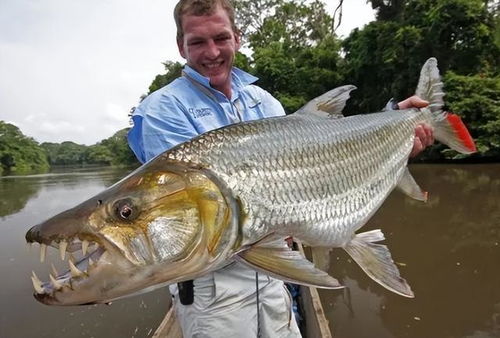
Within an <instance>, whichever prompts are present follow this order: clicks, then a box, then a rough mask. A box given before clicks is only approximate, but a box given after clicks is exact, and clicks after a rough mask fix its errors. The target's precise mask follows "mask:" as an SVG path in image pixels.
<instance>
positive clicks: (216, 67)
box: [128, 0, 433, 338]
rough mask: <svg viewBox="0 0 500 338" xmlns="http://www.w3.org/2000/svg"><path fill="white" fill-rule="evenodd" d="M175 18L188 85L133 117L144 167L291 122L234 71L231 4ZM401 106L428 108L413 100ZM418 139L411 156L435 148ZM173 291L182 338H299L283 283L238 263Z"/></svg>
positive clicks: (181, 8)
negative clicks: (188, 147) (237, 128)
mask: <svg viewBox="0 0 500 338" xmlns="http://www.w3.org/2000/svg"><path fill="white" fill-rule="evenodd" d="M174 18H175V21H176V24H177V46H178V48H179V52H180V54H181V55H182V57H184V58H185V59H186V63H187V64H186V66H185V67H184V71H183V76H182V77H180V78H178V79H176V80H174V81H173V82H171V83H170V84H168V85H167V86H165V87H163V88H161V89H159V90H158V91H156V92H154V93H152V94H151V95H150V96H148V97H147V98H146V99H144V101H143V102H142V103H141V104H140V105H139V107H137V109H136V110H135V111H134V115H133V116H132V118H133V121H134V127H133V128H132V129H131V131H130V132H129V136H128V139H129V144H130V147H131V148H132V150H133V151H134V153H135V154H136V156H137V157H138V159H139V160H140V161H141V162H146V161H148V160H150V159H152V158H153V157H155V156H156V155H158V154H161V153H162V152H164V151H166V150H168V149H170V148H172V147H174V146H176V145H177V144H180V143H182V142H185V141H188V140H190V139H191V138H193V137H195V136H197V135H199V134H202V133H204V132H207V131H210V130H213V129H215V128H220V127H223V126H227V125H230V124H233V123H237V122H241V121H249V120H256V119H261V118H266V117H273V116H282V115H285V112H284V109H283V107H282V106H281V104H280V103H279V102H278V101H277V100H276V99H275V98H274V97H272V96H271V95H270V94H269V93H268V92H267V91H265V90H263V89H262V88H259V87H257V86H255V85H253V84H252V83H254V82H255V81H256V80H257V78H256V77H254V76H252V75H250V74H248V73H245V72H243V71H242V70H240V69H237V68H235V67H233V63H234V58H235V53H236V52H237V51H238V49H239V48H240V36H239V32H238V30H237V28H236V26H235V22H234V12H233V8H232V6H231V4H230V2H229V1H228V0H181V1H179V3H178V4H177V6H176V7H175V11H174ZM399 105H400V108H408V107H410V106H417V107H420V106H425V105H427V103H426V102H424V101H422V100H420V99H419V98H417V97H412V98H409V99H407V100H405V101H403V102H401V103H400V104H399ZM416 133H417V134H416V135H417V137H416V141H415V146H414V152H413V153H418V152H419V151H420V150H421V149H422V148H424V147H425V146H427V145H428V144H430V143H432V141H433V139H432V132H431V130H430V129H429V128H428V127H425V126H423V127H419V128H418V129H417V130H416ZM276 245H285V243H284V242H283V241H282V242H279V243H276ZM170 290H171V293H172V295H174V304H175V309H176V314H177V317H178V319H179V322H180V324H181V327H182V331H183V334H184V337H238V338H245V337H252V338H253V337H257V336H260V337H300V332H299V330H298V328H297V324H296V322H295V319H294V316H293V315H292V311H291V299H290V295H289V293H288V291H287V290H286V288H285V286H284V284H283V282H282V281H279V280H276V279H274V278H272V277H269V276H266V275H263V274H258V275H256V273H255V271H254V270H251V269H249V268H247V267H245V266H243V265H241V264H240V263H232V264H230V265H228V266H226V267H223V268H222V269H220V270H218V271H215V272H213V273H209V274H207V275H205V276H202V277H200V278H198V279H196V280H194V281H192V282H184V283H179V287H177V286H176V285H173V286H171V287H170ZM257 290H258V291H257ZM179 291H180V292H179ZM257 294H258V295H259V301H257ZM257 308H258V309H259V311H257Z"/></svg>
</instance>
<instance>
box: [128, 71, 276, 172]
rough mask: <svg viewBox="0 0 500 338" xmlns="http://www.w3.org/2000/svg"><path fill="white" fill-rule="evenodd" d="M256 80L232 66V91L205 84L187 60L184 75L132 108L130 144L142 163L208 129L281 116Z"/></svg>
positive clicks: (204, 80) (273, 101) (204, 78)
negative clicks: (187, 64) (230, 93)
mask: <svg viewBox="0 0 500 338" xmlns="http://www.w3.org/2000/svg"><path fill="white" fill-rule="evenodd" d="M255 81H257V78H256V77H255V76H252V75H250V74H248V73H246V72H244V71H242V70H240V69H238V68H233V70H232V97H231V99H230V100H229V99H228V98H227V97H226V96H225V95H224V94H223V93H221V92H220V91H218V90H216V89H214V88H212V87H211V86H210V83H209V82H210V80H209V79H208V78H206V77H204V76H202V75H201V74H199V73H198V72H196V71H195V70H194V69H192V68H191V67H189V66H185V67H184V76H182V77H180V78H178V79H176V80H174V81H172V82H171V83H170V84H168V85H166V86H165V87H163V88H161V89H159V90H157V91H155V92H154V93H152V94H151V95H149V96H148V97H146V98H145V99H144V100H143V101H142V102H141V104H140V105H139V106H138V107H137V108H136V109H135V111H134V113H133V115H132V120H133V122H134V126H133V127H132V129H131V130H130V131H129V133H128V143H129V146H130V148H132V150H133V151H134V153H135V155H136V156H137V158H138V159H139V161H141V162H142V163H144V162H146V161H149V160H150V159H152V158H153V157H155V156H157V155H159V154H161V153H162V152H164V151H166V150H168V149H170V148H172V147H174V146H175V145H177V144H179V143H182V142H185V141H188V140H190V139H191V138H193V137H195V136H197V135H199V134H202V133H205V132H207V131H210V130H213V129H216V128H220V127H223V126H227V125H229V124H233V123H236V122H241V121H250V120H257V119H261V118H265V117H272V116H281V115H284V114H285V111H284V109H283V107H282V106H281V104H280V103H279V101H278V100H276V99H275V98H274V97H273V96H272V95H271V94H269V93H268V92H267V91H265V90H263V89H262V88H259V87H257V86H255V85H252V83H254V82H255Z"/></svg>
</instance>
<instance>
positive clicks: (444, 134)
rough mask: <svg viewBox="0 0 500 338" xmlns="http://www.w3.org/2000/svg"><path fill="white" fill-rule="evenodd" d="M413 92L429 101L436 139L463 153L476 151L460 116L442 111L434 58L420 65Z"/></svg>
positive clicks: (437, 73) (439, 82) (439, 78)
mask: <svg viewBox="0 0 500 338" xmlns="http://www.w3.org/2000/svg"><path fill="white" fill-rule="evenodd" d="M415 94H416V95H417V96H419V97H420V98H422V99H424V100H426V101H429V106H428V107H427V108H428V109H429V110H430V111H431V113H432V119H433V121H432V126H433V127H434V137H435V138H436V139H437V140H438V141H440V142H442V143H444V144H446V145H447V146H448V147H450V148H451V149H453V150H456V151H458V152H460V153H463V154H470V153H474V152H476V145H475V144H474V140H473V139H472V137H471V135H470V134H469V131H468V130H467V127H466V126H465V124H464V123H463V122H462V120H461V119H460V117H459V116H458V115H455V114H451V113H448V112H443V111H442V110H443V106H444V101H443V96H444V95H445V94H444V92H443V82H442V81H441V77H440V75H439V69H438V67H437V60H436V58H430V59H429V60H427V61H426V62H425V64H424V66H423V67H422V70H421V71H420V79H419V81H418V86H417V90H416V92H415Z"/></svg>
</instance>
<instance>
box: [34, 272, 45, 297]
mask: <svg viewBox="0 0 500 338" xmlns="http://www.w3.org/2000/svg"><path fill="white" fill-rule="evenodd" d="M31 281H32V282H33V288H35V291H36V293H44V291H45V290H44V289H43V287H42V282H41V281H40V279H38V277H37V276H36V274H35V271H33V276H31Z"/></svg>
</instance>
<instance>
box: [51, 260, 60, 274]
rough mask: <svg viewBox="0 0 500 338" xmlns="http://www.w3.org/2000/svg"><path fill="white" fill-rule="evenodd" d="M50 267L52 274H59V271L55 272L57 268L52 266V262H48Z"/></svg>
mask: <svg viewBox="0 0 500 338" xmlns="http://www.w3.org/2000/svg"><path fill="white" fill-rule="evenodd" d="M50 267H51V268H52V273H53V274H54V276H59V272H57V269H56V267H55V266H54V263H50Z"/></svg>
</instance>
